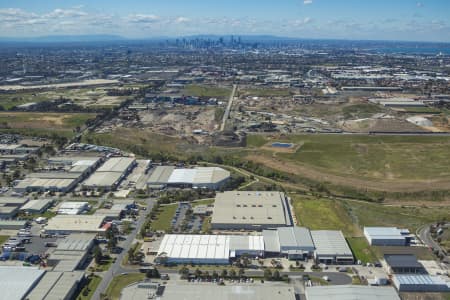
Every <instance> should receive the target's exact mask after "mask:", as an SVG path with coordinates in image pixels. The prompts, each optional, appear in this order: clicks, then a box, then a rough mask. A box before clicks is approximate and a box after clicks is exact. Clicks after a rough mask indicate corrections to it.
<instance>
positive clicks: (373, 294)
mask: <svg viewBox="0 0 450 300" xmlns="http://www.w3.org/2000/svg"><path fill="white" fill-rule="evenodd" d="M305 294H306V300H329V299H333V300H351V299H355V300H356V299H364V300H400V297H399V296H398V295H397V292H396V291H395V289H394V288H393V287H373V286H353V285H340V286H339V285H334V286H313V287H306V293H305Z"/></svg>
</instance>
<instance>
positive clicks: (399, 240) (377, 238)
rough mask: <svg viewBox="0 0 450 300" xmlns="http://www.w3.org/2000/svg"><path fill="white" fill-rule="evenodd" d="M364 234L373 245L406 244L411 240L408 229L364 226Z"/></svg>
mask: <svg viewBox="0 0 450 300" xmlns="http://www.w3.org/2000/svg"><path fill="white" fill-rule="evenodd" d="M364 236H365V237H366V239H367V241H368V242H369V244H370V245H372V246H406V245H409V243H410V242H411V237H410V236H409V230H408V229H399V228H396V227H364Z"/></svg>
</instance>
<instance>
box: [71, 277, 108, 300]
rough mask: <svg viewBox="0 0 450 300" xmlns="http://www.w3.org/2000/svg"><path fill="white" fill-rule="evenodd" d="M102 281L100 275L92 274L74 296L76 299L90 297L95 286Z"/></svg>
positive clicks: (85, 299) (84, 299) (80, 299)
mask: <svg viewBox="0 0 450 300" xmlns="http://www.w3.org/2000/svg"><path fill="white" fill-rule="evenodd" d="M101 281H102V278H101V277H100V276H97V275H94V276H89V277H88V283H87V285H86V286H85V287H84V288H83V289H82V290H81V292H80V294H79V295H78V297H77V298H76V299H77V300H89V299H91V298H92V295H93V294H94V292H95V290H96V289H97V286H98V285H99V284H100V282H101Z"/></svg>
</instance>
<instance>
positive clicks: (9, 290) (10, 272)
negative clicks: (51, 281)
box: [0, 266, 45, 300]
mask: <svg viewBox="0 0 450 300" xmlns="http://www.w3.org/2000/svg"><path fill="white" fill-rule="evenodd" d="M44 273H45V271H44V270H40V269H38V268H34V267H10V266H8V267H6V266H0V278H1V280H0V290H1V296H0V298H1V299H17V300H25V299H26V295H27V294H28V293H29V292H30V291H31V290H32V289H33V288H34V287H35V286H36V285H37V284H38V282H39V280H41V278H42V276H44Z"/></svg>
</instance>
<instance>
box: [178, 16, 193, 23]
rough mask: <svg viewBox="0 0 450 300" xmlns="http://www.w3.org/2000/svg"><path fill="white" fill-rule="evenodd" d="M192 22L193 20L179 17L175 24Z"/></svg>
mask: <svg viewBox="0 0 450 300" xmlns="http://www.w3.org/2000/svg"><path fill="white" fill-rule="evenodd" d="M190 21H191V19H189V18H185V17H178V18H176V19H175V23H178V24H180V23H188V22H190Z"/></svg>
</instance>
